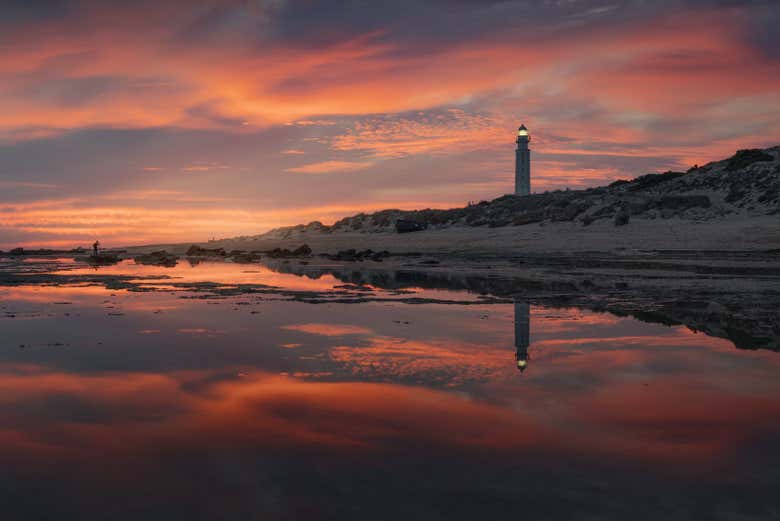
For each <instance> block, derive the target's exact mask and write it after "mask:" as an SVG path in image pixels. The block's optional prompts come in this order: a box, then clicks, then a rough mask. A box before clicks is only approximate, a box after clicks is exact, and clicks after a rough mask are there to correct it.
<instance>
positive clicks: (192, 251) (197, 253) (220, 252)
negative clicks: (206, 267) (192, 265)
mask: <svg viewBox="0 0 780 521" xmlns="http://www.w3.org/2000/svg"><path fill="white" fill-rule="evenodd" d="M187 256H188V257H225V256H227V253H225V249H224V248H201V247H200V246H197V245H195V244H193V245H192V246H190V247H189V249H188V250H187Z"/></svg>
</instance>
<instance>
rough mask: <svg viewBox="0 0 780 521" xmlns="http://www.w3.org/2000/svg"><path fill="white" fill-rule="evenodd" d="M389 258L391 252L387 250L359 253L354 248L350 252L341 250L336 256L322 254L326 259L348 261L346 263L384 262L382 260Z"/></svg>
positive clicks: (368, 250) (369, 250)
mask: <svg viewBox="0 0 780 521" xmlns="http://www.w3.org/2000/svg"><path fill="white" fill-rule="evenodd" d="M389 256H390V252H389V251H387V250H383V251H373V250H371V249H367V250H363V251H358V250H356V249H354V248H350V249H348V250H341V251H340V252H338V253H336V254H335V255H331V254H328V253H323V254H322V257H325V258H326V259H331V260H336V261H346V262H357V261H364V260H372V261H376V262H382V260H384V259H386V258H387V257H389Z"/></svg>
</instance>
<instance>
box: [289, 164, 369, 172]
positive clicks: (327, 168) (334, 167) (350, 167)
mask: <svg viewBox="0 0 780 521" xmlns="http://www.w3.org/2000/svg"><path fill="white" fill-rule="evenodd" d="M373 164H374V163H372V162H368V161H322V162H320V163H310V164H308V165H303V166H296V167H291V168H288V169H286V171H287V172H295V173H298V174H331V173H334V172H355V171H357V170H364V169H366V168H368V167H370V166H371V165H373Z"/></svg>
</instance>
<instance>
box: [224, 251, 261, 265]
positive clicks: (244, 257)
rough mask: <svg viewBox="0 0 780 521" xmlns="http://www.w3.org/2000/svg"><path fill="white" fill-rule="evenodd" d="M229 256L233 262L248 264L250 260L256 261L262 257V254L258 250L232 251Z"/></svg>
mask: <svg viewBox="0 0 780 521" xmlns="http://www.w3.org/2000/svg"><path fill="white" fill-rule="evenodd" d="M230 257H231V258H232V259H233V262H236V263H238V264H249V263H252V262H258V261H260V259H262V258H263V256H262V255H261V254H260V253H258V252H252V253H245V252H241V253H234V252H230Z"/></svg>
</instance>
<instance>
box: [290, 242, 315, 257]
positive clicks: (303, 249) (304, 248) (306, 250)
mask: <svg viewBox="0 0 780 521" xmlns="http://www.w3.org/2000/svg"><path fill="white" fill-rule="evenodd" d="M292 254H293V255H294V256H295V257H305V256H308V255H311V248H310V247H309V245H308V244H303V245H301V246H299V247H298V248H296V249H294V250H293V252H292Z"/></svg>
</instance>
